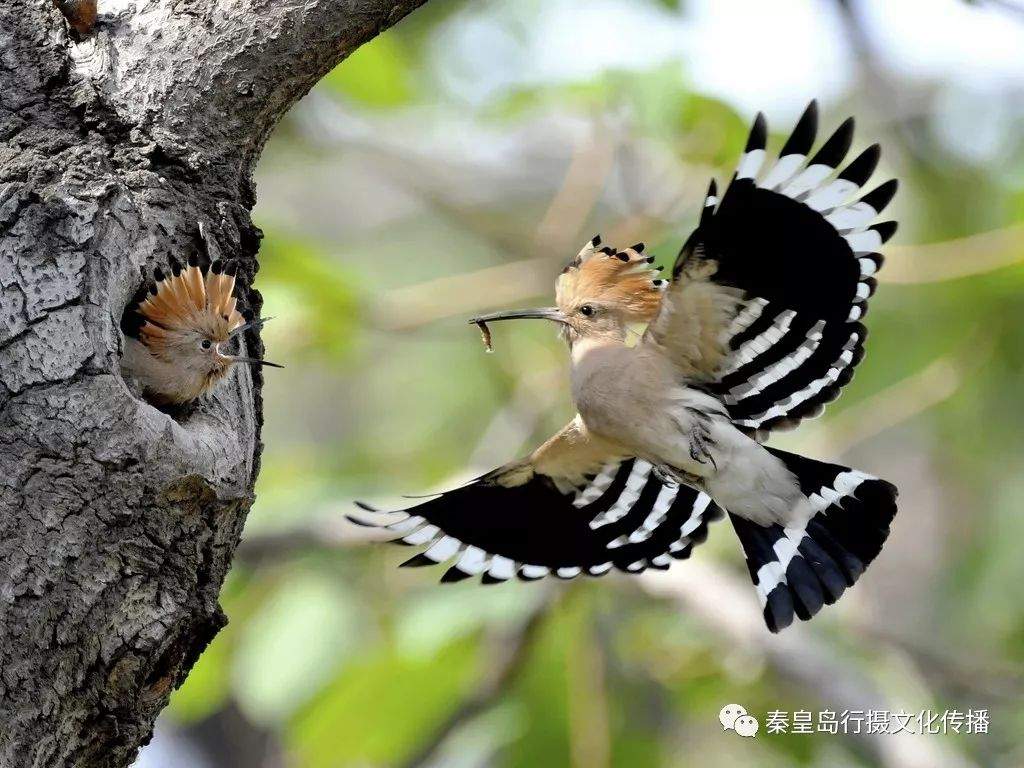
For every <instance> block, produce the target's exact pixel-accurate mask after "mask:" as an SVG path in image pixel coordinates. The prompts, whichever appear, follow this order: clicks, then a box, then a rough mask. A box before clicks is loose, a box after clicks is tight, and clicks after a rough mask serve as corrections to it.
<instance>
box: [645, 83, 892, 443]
mask: <svg viewBox="0 0 1024 768" xmlns="http://www.w3.org/2000/svg"><path fill="white" fill-rule="evenodd" d="M817 123H818V112H817V105H816V103H815V102H811V104H810V105H809V106H808V107H807V110H806V111H805V112H804V114H803V116H802V117H801V118H800V121H799V122H798V123H797V125H796V128H795V129H794V130H793V133H792V135H791V136H790V137H789V139H788V140H787V141H786V143H785V145H784V146H783V148H782V151H781V152H780V156H779V159H778V161H777V162H776V163H775V164H774V165H772V166H771V167H769V168H767V169H766V170H764V171H763V172H762V171H761V168H762V166H763V165H765V157H766V153H765V143H766V138H767V127H766V124H765V119H764V116H763V115H761V114H758V116H757V119H756V120H755V121H754V126H753V128H752V130H751V132H750V138H749V140H748V142H747V146H746V150H745V152H744V154H743V157H742V158H741V160H740V163H739V167H738V168H737V170H736V174H735V175H734V177H733V179H732V182H731V183H730V184H729V187H728V189H727V190H726V192H725V194H724V195H723V196H722V198H721V200H720V201H719V198H718V196H717V192H716V187H715V183H714V182H713V181H712V183H711V188H710V189H709V191H708V196H707V198H706V200H705V204H704V210H703V213H702V215H701V220H700V224H699V225H698V227H697V229H696V230H694V232H693V234H692V235H691V236H690V238H689V239H688V240H687V242H686V244H685V245H684V246H683V248H682V250H681V251H680V253H679V256H678V258H677V259H676V262H675V265H674V266H673V270H672V280H673V281H672V284H671V285H670V287H669V289H668V290H667V291H666V293H665V296H664V299H663V302H662V306H661V309H660V311H659V314H658V315H657V316H656V318H655V319H654V320H653V321H652V323H651V324H650V326H649V328H648V332H647V334H646V335H645V343H648V344H654V345H658V346H660V347H661V348H662V349H663V351H664V352H665V354H667V355H668V356H669V357H670V358H671V359H672V360H673V361H674V362H675V363H676V364H677V365H678V366H679V368H680V370H681V372H682V373H683V374H684V375H686V376H687V377H689V378H691V379H696V380H698V381H701V382H702V383H704V385H705V386H707V388H708V389H710V390H711V391H712V392H714V393H715V394H716V395H718V396H719V397H720V398H721V399H722V400H723V402H724V403H725V405H726V406H727V408H728V409H729V413H730V415H731V417H732V419H733V421H734V423H735V424H736V425H737V426H738V427H740V428H741V429H744V430H747V431H749V432H752V433H758V434H762V435H763V434H765V433H767V432H768V431H770V430H771V429H776V428H785V427H791V426H794V425H795V424H797V423H799V421H800V420H801V419H803V418H809V417H813V416H817V415H819V414H820V413H821V411H822V410H823V409H824V406H825V404H826V403H828V402H830V401H832V400H834V399H835V398H836V397H837V396H838V394H839V390H840V389H841V388H842V387H843V386H844V385H845V384H846V383H847V382H848V381H849V380H850V378H851V376H852V375H853V369H854V367H855V366H856V365H857V363H858V362H860V359H861V357H862V356H863V350H864V339H865V337H866V336H867V330H866V329H865V328H864V325H863V324H862V323H861V322H860V320H861V319H862V318H863V317H864V314H865V313H866V312H867V304H868V298H869V297H870V296H871V295H872V294H873V293H874V291H875V279H874V278H873V277H872V276H873V275H874V274H875V272H876V271H877V270H878V269H879V267H880V266H881V264H882V256H881V255H880V254H879V253H878V249H879V248H880V247H881V245H882V244H883V243H884V242H886V241H887V240H888V239H889V238H890V237H891V236H892V234H893V233H894V232H895V231H896V223H895V222H892V221H888V222H882V223H878V224H872V223H871V222H872V221H873V219H874V218H875V217H876V216H877V215H878V214H879V213H880V212H881V211H882V210H883V209H884V208H885V206H886V205H887V204H888V203H889V201H890V200H891V199H892V197H893V195H894V194H895V192H896V186H897V185H896V181H895V180H891V181H887V182H885V183H884V184H882V185H881V186H879V187H877V188H875V189H874V190H873V191H871V192H869V193H868V194H866V195H864V196H863V197H860V198H859V199H856V200H854V201H851V200H850V199H851V198H852V197H854V195H856V194H857V193H858V192H859V190H860V189H861V187H863V186H864V185H865V184H866V182H867V181H868V179H869V178H870V176H871V174H872V173H873V172H874V170H875V167H876V165H877V164H878V158H879V148H878V145H877V144H876V145H873V146H871V147H869V148H868V149H866V150H865V151H864V152H862V153H861V154H860V155H859V156H858V157H857V158H856V159H855V160H853V161H852V162H851V163H849V164H848V165H847V166H846V167H845V168H843V170H842V171H840V172H839V173H838V174H836V170H837V169H838V168H839V167H840V165H841V164H842V162H843V160H844V158H845V157H846V154H847V152H848V151H849V148H850V144H851V141H852V139H853V119H852V118H850V119H848V120H846V121H845V122H844V123H843V124H842V125H840V126H839V128H838V129H837V130H836V132H835V133H834V134H833V135H832V136H831V138H829V139H828V140H827V141H826V142H825V143H824V145H822V147H821V148H820V149H819V150H818V151H817V153H815V154H814V155H813V156H812V157H811V159H810V160H809V161H808V160H807V158H808V156H809V155H810V153H811V148H812V146H813V144H814V139H815V135H816V133H817Z"/></svg>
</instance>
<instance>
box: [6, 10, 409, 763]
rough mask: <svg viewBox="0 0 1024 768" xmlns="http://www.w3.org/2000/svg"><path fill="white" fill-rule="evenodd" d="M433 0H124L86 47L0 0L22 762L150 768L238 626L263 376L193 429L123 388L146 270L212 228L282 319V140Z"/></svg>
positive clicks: (13, 694)
mask: <svg viewBox="0 0 1024 768" xmlns="http://www.w3.org/2000/svg"><path fill="white" fill-rule="evenodd" d="M422 2H424V0H387V1H386V2H384V1H380V0H246V2H239V0H100V7H99V20H98V22H97V24H96V26H95V27H94V29H93V30H92V31H91V32H89V33H87V34H86V35H85V36H83V37H82V38H81V39H80V40H78V35H77V33H76V32H74V30H73V29H72V28H71V27H70V26H69V24H68V21H67V20H66V19H65V18H64V16H63V15H62V14H61V12H60V11H59V10H57V9H56V8H55V7H54V5H53V3H52V0H3V2H2V3H0V765H2V766H4V767H5V768H8V767H15V766H67V765H73V766H126V765H129V764H130V763H131V762H132V760H133V759H134V757H135V754H136V753H137V751H138V748H139V747H140V746H141V745H142V744H144V743H146V741H147V740H148V739H149V737H150V735H151V733H152V728H153V721H154V719H155V718H156V716H157V714H158V713H159V712H160V710H161V709H162V708H163V707H164V705H165V704H166V703H167V699H168V696H169V694H170V692H171V691H172V690H173V689H174V688H175V687H176V686H177V685H179V684H180V683H181V682H182V681H183V680H184V678H185V675H186V674H187V673H188V671H189V669H190V668H191V666H192V664H193V663H194V662H195V660H196V658H197V657H198V656H199V654H200V653H201V652H202V650H203V649H204V648H205V646H206V645H207V643H209V641H210V640H211V638H212V637H213V636H214V635H215V634H216V633H217V631H218V630H219V629H220V628H221V627H222V626H223V625H224V623H225V617H224V614H223V613H222V612H221V610H220V607H219V605H218V602H217V598H218V593H219V590H220V587H221V583H222V581H223V580H224V576H225V573H226V572H227V570H228V567H229V565H230V562H231V557H232V554H233V552H234V550H235V546H236V545H237V543H238V540H239V536H240V534H241V531H242V525H243V523H244V521H245V516H246V513H247V512H248V510H249V507H250V505H251V504H252V501H253V483H254V481H255V479H256V475H257V472H258V470H259V458H260V445H261V444H260V425H261V423H262V414H261V401H260V384H261V379H260V375H259V372H258V371H250V370H249V369H248V368H247V367H242V366H236V370H235V372H234V373H233V374H232V375H231V377H230V379H229V381H228V383H227V384H225V385H224V386H223V387H222V388H221V389H219V390H218V391H217V392H216V393H215V394H214V395H213V396H211V397H208V398H205V399H204V400H203V401H201V402H200V403H198V404H196V405H195V406H194V407H192V408H190V409H188V410H187V411H186V412H182V413H178V414H174V417H173V418H172V416H171V415H168V414H165V413H162V412H160V411H158V410H156V409H154V408H153V407H151V406H150V405H148V404H146V403H144V402H142V401H141V400H140V399H139V398H138V397H137V396H136V394H135V393H133V391H132V390H131V389H130V388H129V386H128V385H126V383H125V381H124V380H123V379H122V378H121V375H120V373H119V359H120V352H121V346H122V339H121V335H120V332H119V330H118V324H119V321H120V318H121V314H122V312H123V310H124V307H125V305H126V303H127V302H128V300H129V299H130V297H131V296H132V294H133V292H134V291H135V290H136V288H137V287H138V285H139V280H140V276H139V267H140V266H142V265H147V266H149V267H150V268H152V267H153V266H157V265H166V263H167V260H168V258H169V257H170V256H171V255H175V256H177V257H179V258H182V259H184V257H186V256H188V254H189V253H190V252H192V251H194V250H196V249H197V248H198V247H200V246H201V241H202V240H204V239H205V240H206V241H207V242H208V247H209V249H210V250H211V251H213V252H215V254H220V255H223V256H227V257H231V258H236V259H239V261H240V264H241V268H240V270H239V284H240V291H239V292H240V293H241V294H242V300H243V304H244V305H245V306H248V307H251V308H253V309H254V310H256V311H258V310H259V307H260V296H259V293H258V292H256V291H255V290H253V289H252V288H251V284H252V279H253V276H254V274H255V272H256V270H257V263H256V252H257V249H258V245H259V239H260V231H259V230H258V229H257V228H256V227H255V226H254V225H253V223H252V220H251V218H250V210H251V208H252V205H253V202H254V188H253V181H252V169H253V167H254V165H255V163H256V161H257V159H258V158H259V154H260V151H261V149H262V147H263V145H264V142H265V141H266V139H267V136H268V135H269V134H270V132H271V130H272V129H273V128H274V126H275V124H276V123H277V121H278V120H279V119H280V118H281V116H282V115H283V114H284V112H285V111H286V110H287V109H288V108H289V107H290V106H291V105H292V104H293V103H294V102H295V101H296V100H297V99H298V98H299V97H300V96H302V95H303V94H304V93H306V91H308V90H309V88H311V87H312V85H313V84H314V83H315V82H316V81H317V80H318V79H319V78H320V77H322V76H323V75H324V74H325V73H327V72H328V71H329V70H330V69H331V68H332V67H333V66H334V65H336V64H337V63H338V62H339V61H340V60H341V59H343V58H344V57H345V56H346V55H347V54H348V53H350V52H351V51H352V50H354V49H355V48H356V47H357V46H358V45H360V44H361V43H363V42H365V41H366V40H369V39H370V38H372V37H373V36H374V35H376V34H377V33H378V32H380V31H381V30H382V29H385V28H386V27H388V26H390V25H392V24H394V23H396V22H397V21H398V20H399V19H401V18H402V17H403V16H404V15H405V14H407V13H408V12H410V11H411V10H412V9H413V8H415V7H416V6H418V5H420V4H421V3H422ZM76 40H77V42H76ZM200 225H201V227H200ZM200 228H201V229H202V233H203V235H205V238H204V237H203V236H201V234H200ZM246 343H247V344H248V345H249V348H250V350H251V349H253V348H256V349H258V348H259V345H260V341H259V339H258V337H257V336H256V335H255V334H253V335H251V336H250V337H249V338H247V340H246Z"/></svg>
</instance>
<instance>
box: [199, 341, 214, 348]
mask: <svg viewBox="0 0 1024 768" xmlns="http://www.w3.org/2000/svg"><path fill="white" fill-rule="evenodd" d="M199 346H200V347H202V348H203V349H209V348H210V347H212V346H213V342H212V341H210V340H209V339H203V340H202V341H201V342H199Z"/></svg>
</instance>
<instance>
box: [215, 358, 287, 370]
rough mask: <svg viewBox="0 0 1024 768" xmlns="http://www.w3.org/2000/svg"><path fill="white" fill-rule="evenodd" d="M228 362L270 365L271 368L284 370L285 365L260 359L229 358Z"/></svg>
mask: <svg viewBox="0 0 1024 768" xmlns="http://www.w3.org/2000/svg"><path fill="white" fill-rule="evenodd" d="M228 360H230V361H231V362H233V363H251V364H252V365H269V366H270V367H271V368H284V366H283V365H278V364H277V363H272V362H270V361H269V360H260V359H259V358H258V357H241V356H229V357H228Z"/></svg>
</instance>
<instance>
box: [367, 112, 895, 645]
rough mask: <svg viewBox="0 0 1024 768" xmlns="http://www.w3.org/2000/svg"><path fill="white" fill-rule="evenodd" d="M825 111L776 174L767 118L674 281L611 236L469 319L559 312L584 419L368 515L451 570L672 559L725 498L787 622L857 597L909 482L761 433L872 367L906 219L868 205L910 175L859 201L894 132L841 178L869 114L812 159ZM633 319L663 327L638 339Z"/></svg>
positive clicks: (657, 564)
mask: <svg viewBox="0 0 1024 768" xmlns="http://www.w3.org/2000/svg"><path fill="white" fill-rule="evenodd" d="M817 122H818V114H817V105H816V104H815V102H811V104H810V105H809V106H808V108H807V110H806V111H805V112H804V114H803V116H802V117H801V118H800V120H799V122H798V123H797V125H796V127H795V129H794V130H793V133H792V135H791V136H790V137H789V139H788V140H787V141H786V143H785V145H784V146H783V148H782V151H781V153H780V157H779V159H778V160H777V162H775V163H774V164H773V165H771V167H768V168H765V169H764V171H763V172H762V166H763V165H765V159H766V152H765V145H766V137H767V127H766V123H765V119H764V116H763V115H761V114H758V116H757V118H756V120H755V121H754V125H753V128H752V130H751V133H750V138H749V140H748V142H747V145H746V149H745V151H744V154H743V156H742V158H741V160H740V163H739V166H738V168H737V170H736V173H735V175H734V176H733V179H732V182H731V183H730V184H729V187H728V189H727V190H726V191H725V193H724V194H723V195H722V196H721V198H719V196H718V194H717V191H716V185H715V182H714V181H712V182H711V186H710V189H709V191H708V194H707V198H706V199H705V202H704V208H703V212H702V214H701V217H700V222H699V224H698V226H697V228H696V230H694V232H693V234H691V235H690V237H689V239H688V240H687V241H686V243H685V244H684V245H683V247H682V249H681V251H680V252H679V255H678V257H677V258H676V260H675V263H674V265H673V267H672V273H671V280H662V279H660V278H659V277H657V273H656V271H654V270H653V269H652V268H651V263H652V262H653V259H652V258H650V257H646V256H645V255H644V247H643V245H642V244H638V245H635V246H633V247H631V248H627V249H625V250H622V251H619V250H617V249H615V248H611V247H602V244H601V240H600V238H599V237H595V238H594V239H593V240H592V241H591V242H590V243H587V245H586V246H585V247H584V248H583V250H581V251H580V252H579V255H578V256H577V257H576V258H575V259H574V260H573V261H572V262H571V263H570V264H569V265H568V266H567V267H566V268H565V269H564V270H563V271H562V274H561V275H560V276H559V277H558V280H557V282H556V304H557V306H555V307H551V308H547V309H531V310H525V311H513V312H498V313H495V314H491V315H486V316H483V317H479V318H475V319H474V320H473V321H471V322H476V323H478V324H481V326H482V329H484V330H485V338H486V336H487V332H486V325H485V323H486V322H489V321H494V320H506V319H513V318H543V319H545V320H549V321H551V322H554V323H556V324H557V325H558V328H559V331H560V334H561V336H562V338H563V339H564V340H565V341H566V342H567V343H568V346H569V352H570V357H571V382H572V396H573V401H574V404H575V405H576V407H577V409H578V415H577V416H576V417H575V418H574V419H573V420H572V421H571V422H570V423H569V424H568V425H567V426H566V427H565V428H564V429H562V430H561V431H560V432H559V433H558V434H556V435H555V436H554V437H552V438H551V439H550V440H548V441H547V442H546V443H544V444H543V445H542V446H540V448H538V449H537V450H535V451H534V452H533V453H531V454H530V455H529V456H527V457H526V458H524V459H521V460H519V461H514V462H512V463H510V464H507V465H505V466H503V467H500V468H499V469H496V470H494V471H493V472H490V473H488V474H486V475H484V476H483V477H481V478H479V479H477V480H475V481H473V482H470V483H469V484H467V485H465V486H463V487H461V488H457V489H455V490H453V491H450V492H447V493H443V494H440V495H438V496H437V497H436V498H433V499H431V500H430V501H427V502H426V503H423V504H420V505H418V506H415V507H413V508H411V509H408V510H405V511H402V512H400V513H389V514H390V515H394V516H397V517H398V519H397V520H396V519H395V517H388V518H385V519H384V520H383V521H382V522H379V523H376V522H372V521H366V520H356V522H362V523H363V524H372V525H382V526H385V527H387V528H388V529H390V530H391V531H393V532H395V533H397V534H398V535H399V539H397V540H396V541H402V542H404V543H406V544H412V545H426V546H427V548H426V550H425V551H423V552H422V553H420V554H418V555H416V556H415V557H413V558H412V559H411V560H409V561H407V562H406V563H404V565H429V564H434V563H442V562H446V561H449V560H453V559H454V564H453V565H452V566H451V567H450V568H449V569H448V570H447V572H446V573H445V574H444V576H443V577H442V581H458V580H461V579H465V578H468V577H470V576H475V575H480V574H482V580H483V582H484V583H493V582H497V581H505V580H507V579H510V578H512V577H513V576H516V575H518V576H519V578H521V579H527V580H531V579H538V578H541V577H544V576H547V575H549V574H552V575H555V576H557V577H560V578H564V579H568V578H573V577H575V576H577V575H579V574H582V573H586V574H589V575H591V576H599V575H602V574H604V573H607V572H608V571H609V570H611V569H612V568H617V569H619V570H622V571H626V572H629V573H637V572H640V571H643V570H645V569H646V568H657V569H665V568H667V567H668V566H669V564H670V563H671V562H672V561H673V560H674V559H675V560H681V559H685V558H687V557H689V555H690V552H691V550H692V548H693V546H694V545H696V544H699V543H700V542H702V541H703V540H704V539H705V537H706V536H707V526H708V523H709V522H710V521H713V520H715V519H717V518H719V517H721V516H722V511H723V510H726V511H727V512H728V515H729V519H730V521H731V522H732V525H733V528H734V529H735V531H736V534H737V535H738V537H739V540H740V544H741V545H742V547H743V551H744V554H745V556H746V560H747V565H748V567H749V569H750V575H751V578H752V579H753V582H754V585H755V588H756V591H757V595H758V597H759V598H760V602H761V606H762V608H763V613H764V620H765V622H766V623H767V625H768V628H769V629H770V630H771V631H772V632H777V631H779V630H781V629H783V628H784V627H786V626H788V625H789V624H790V623H792V621H793V617H794V615H795V616H797V617H798V618H800V619H804V620H806V619H809V618H810V617H811V616H813V615H815V614H816V613H818V611H819V610H821V607H822V606H823V605H826V604H831V603H833V602H835V601H836V600H837V599H839V597H840V596H841V595H842V594H843V592H844V590H845V589H846V588H847V587H850V586H852V585H853V584H854V582H856V581H857V579H858V578H859V577H860V575H861V574H862V573H863V572H864V569H865V568H866V567H867V566H868V564H870V563H871V561H872V560H874V558H875V556H876V555H878V553H879V551H880V550H881V547H882V544H883V543H884V542H885V539H886V537H887V536H888V534H889V525H890V523H891V521H892V519H893V517H894V515H895V514H896V488H895V487H894V486H893V485H891V484H890V483H887V482H885V481H884V480H879V479H877V478H875V477H871V476H870V475H867V474H864V473H863V472H858V471H856V470H852V469H849V468H847V467H842V466H838V465H835V464H827V463H824V462H821V461H816V460H814V459H808V458H804V457H802V456H798V455H795V454H792V453H787V452H785V451H780V450H778V449H775V448H770V447H767V446H765V445H764V444H763V441H764V440H765V439H766V438H767V437H768V436H769V435H770V433H772V432H773V431H775V430H782V429H789V428H792V427H794V426H796V425H797V424H798V423H799V422H800V421H801V419H804V418H811V417H814V416H817V415H819V414H820V413H821V412H822V410H823V409H824V407H825V404H826V403H828V402H830V401H831V400H834V399H835V398H836V397H837V396H838V395H839V391H840V389H841V388H842V387H843V386H844V385H845V384H846V383H847V382H848V381H849V380H850V378H851V376H852V374H853V369H854V367H855V366H856V365H857V363H858V362H860V360H861V357H862V356H863V350H864V339H865V337H866V336H867V331H866V329H865V327H864V326H863V325H862V324H861V322H860V321H861V319H862V318H863V316H864V313H865V312H866V310H867V302H868V298H869V297H870V296H871V295H872V294H873V293H874V291H875V280H874V278H873V277H872V276H873V275H874V273H875V272H876V271H877V270H878V268H879V267H880V266H881V263H882V257H881V255H879V254H878V252H877V251H878V249H879V248H880V246H881V245H882V243H884V242H885V241H886V240H888V239H889V238H890V237H891V236H892V234H893V233H894V232H895V230H896V224H895V222H884V223H878V224H871V221H872V220H873V219H874V218H875V217H876V216H877V215H878V214H879V213H880V212H881V211H882V210H883V209H884V208H885V206H886V205H887V204H888V203H889V201H890V200H891V199H892V197H893V195H894V194H895V192H896V186H897V185H896V181H895V180H892V181H888V182H886V183H884V184H882V185H881V186H879V187H877V188H876V189H874V190H873V191H871V192H869V193H868V194H866V195H864V196H863V197H861V198H860V199H858V200H856V201H849V199H850V198H851V197H852V196H853V195H854V194H855V193H857V192H858V191H859V190H860V189H861V187H862V186H864V184H865V183H866V182H867V181H868V179H869V177H870V176H871V174H872V173H873V172H874V170H875V167H876V165H877V163H878V159H879V147H878V145H877V144H876V145H874V146H871V147H869V148H868V149H867V150H865V151H864V152H863V153H862V154H861V155H860V156H858V157H857V158H856V159H855V160H853V161H852V162H851V163H849V165H847V166H846V167H845V168H844V169H843V170H842V171H841V172H839V173H838V174H836V171H837V169H838V168H839V166H840V163H842V161H843V159H844V158H845V157H846V154H847V152H848V151H849V149H850V144H851V141H852V138H853V119H852V118H851V119H849V120H847V121H846V122H844V123H843V124H842V125H841V126H840V127H839V128H838V130H836V132H835V133H834V134H833V135H832V137H831V138H829V139H828V140H827V141H826V142H825V143H824V145H823V146H822V147H821V148H820V149H819V150H818V151H817V152H816V153H815V154H814V155H813V156H812V157H811V158H810V160H808V159H807V158H808V156H809V155H810V153H811V148H812V146H813V144H814V139H815V135H816V133H817ZM634 323H646V324H647V328H646V331H645V332H644V334H643V336H642V337H641V339H640V340H639V341H638V342H637V343H635V344H628V343H627V328H629V326H630V325H631V324H634ZM362 506H363V507H364V508H365V509H368V510H369V511H373V512H376V511H377V510H374V509H372V508H370V507H366V506H365V505H362Z"/></svg>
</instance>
